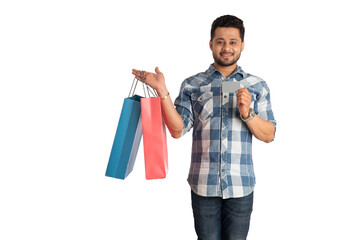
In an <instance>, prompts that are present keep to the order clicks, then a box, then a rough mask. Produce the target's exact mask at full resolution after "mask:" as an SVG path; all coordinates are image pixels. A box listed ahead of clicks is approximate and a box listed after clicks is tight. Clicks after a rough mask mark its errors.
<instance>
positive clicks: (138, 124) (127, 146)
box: [105, 79, 142, 179]
mask: <svg viewBox="0 0 359 240" xmlns="http://www.w3.org/2000/svg"><path fill="white" fill-rule="evenodd" d="M135 81H136V85H135V87H134V88H133V84H134V82H135ZM136 86H137V80H135V79H134V81H133V83H132V87H131V90H130V94H129V97H128V98H125V99H124V102H123V106H122V110H121V115H120V120H119V122H118V125H117V130H116V134H115V139H114V141H113V145H112V150H111V154H110V158H109V161H108V165H107V169H106V174H105V175H106V176H108V177H114V178H119V179H125V178H126V177H127V176H128V175H129V174H130V173H131V171H132V170H133V166H134V164H135V160H136V155H137V152H138V147H139V145H140V142H141V137H142V121H141V102H140V99H141V98H142V97H141V96H139V95H133V94H134V92H135V89H136ZM132 89H133V91H132ZM131 92H132V95H133V96H131V97H130V95H131Z"/></svg>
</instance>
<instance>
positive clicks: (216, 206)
mask: <svg viewBox="0 0 359 240" xmlns="http://www.w3.org/2000/svg"><path fill="white" fill-rule="evenodd" d="M244 32H245V29H244V26H243V22H242V20H240V19H239V18H237V17H235V16H230V15H226V16H221V17H219V18H217V19H216V20H215V21H214V22H213V24H212V29H211V39H210V42H209V47H210V49H211V51H212V53H213V58H214V63H213V64H212V65H211V66H210V67H209V68H208V69H207V70H206V71H205V72H201V73H198V74H196V75H194V76H192V77H189V78H187V79H186V80H185V81H184V82H183V83H182V85H181V89H180V93H179V96H178V97H177V99H176V100H175V103H174V104H173V103H172V101H171V98H170V95H169V92H168V90H167V88H166V85H165V78H164V76H163V74H162V73H161V72H160V70H159V69H158V67H156V69H155V72H156V73H149V72H145V73H144V75H145V81H146V83H147V84H149V85H150V86H151V87H152V88H154V89H155V90H156V91H157V93H158V95H159V97H160V98H161V99H162V107H163V116H164V119H165V122H166V125H167V127H168V130H169V131H170V133H171V135H172V136H173V137H174V138H179V137H181V136H183V135H184V134H185V133H187V132H188V131H189V130H190V129H191V128H193V142H192V157H191V158H192V161H191V167H190V171H189V176H188V182H189V184H190V186H191V196H192V208H193V216H194V222H195V230H196V233H197V235H198V239H203V240H209V239H246V237H247V233H248V229H249V222H250V216H251V213H252V205H253V190H254V185H255V176H254V172H253V163H252V135H254V136H255V137H256V138H258V139H259V140H261V141H264V142H267V143H269V142H271V141H272V140H273V139H274V134H275V129H276V121H275V119H274V117H273V112H272V109H271V103H270V94H269V88H268V86H267V84H266V83H265V82H264V81H263V80H262V79H260V78H258V77H256V76H253V75H250V74H248V73H246V72H244V71H243V70H242V69H241V68H240V67H239V66H237V61H238V59H239V58H240V55H241V52H242V51H243V48H244ZM137 72H138V71H137V70H136V69H133V74H136V73H137ZM137 78H138V79H140V77H139V76H138V77H137ZM227 82H232V83H235V84H234V85H232V86H238V85H239V84H241V86H243V87H242V88H240V89H239V90H237V89H235V90H234V91H232V90H226V91H227V92H225V91H224V85H225V84H226V83H227ZM236 83H238V84H237V85H236ZM238 88H239V87H238Z"/></svg>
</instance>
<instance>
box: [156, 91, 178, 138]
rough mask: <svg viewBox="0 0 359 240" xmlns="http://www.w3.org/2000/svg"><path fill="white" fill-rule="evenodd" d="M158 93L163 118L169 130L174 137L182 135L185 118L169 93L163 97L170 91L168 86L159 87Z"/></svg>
mask: <svg viewBox="0 0 359 240" xmlns="http://www.w3.org/2000/svg"><path fill="white" fill-rule="evenodd" d="M157 93H158V96H159V97H160V98H161V104H162V113H163V118H164V120H165V123H166V126H167V128H168V130H169V131H170V133H171V135H172V137H174V138H179V137H181V133H182V129H183V120H182V118H181V116H180V115H179V114H178V112H177V110H176V108H175V106H174V105H173V103H172V100H171V97H170V96H169V95H168V96H167V97H166V98H165V99H162V98H163V97H164V96H166V95H167V93H168V91H167V88H163V89H158V90H157Z"/></svg>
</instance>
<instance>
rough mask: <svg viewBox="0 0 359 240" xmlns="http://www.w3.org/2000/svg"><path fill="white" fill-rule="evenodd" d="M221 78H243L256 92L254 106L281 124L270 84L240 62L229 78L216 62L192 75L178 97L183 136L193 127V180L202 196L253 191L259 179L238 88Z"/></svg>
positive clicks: (271, 120) (247, 86) (194, 189)
mask: <svg viewBox="0 0 359 240" xmlns="http://www.w3.org/2000/svg"><path fill="white" fill-rule="evenodd" d="M222 81H232V82H238V81H239V82H240V83H241V85H243V87H245V88H247V89H248V91H249V92H250V94H251V96H252V102H251V108H253V109H254V111H255V113H256V114H257V115H258V116H259V117H260V118H262V119H264V120H267V121H270V122H272V123H273V125H274V126H275V127H276V121H275V119H274V116H273V112H272V108H271V103H270V94H269V88H268V86H267V84H266V83H265V81H263V80H262V79H260V78H258V77H256V76H253V75H250V74H248V73H245V72H244V71H243V70H242V69H241V68H240V67H239V66H237V67H236V69H235V70H234V72H233V73H232V74H231V75H230V76H229V77H228V78H225V77H224V76H223V75H222V74H221V73H220V72H219V71H218V70H217V69H216V68H215V67H214V65H213V64H212V65H211V66H210V67H209V68H208V70H207V71H205V72H202V73H198V74H197V75H194V76H192V77H189V78H187V79H186V80H185V81H184V82H183V83H182V85H181V90H180V93H179V96H178V97H177V98H176V100H175V106H176V109H177V112H178V113H179V114H180V116H181V117H182V119H183V131H182V136H183V135H184V134H185V133H187V132H188V131H189V130H190V129H191V128H192V127H193V136H192V137H193V142H192V157H191V158H192V159H191V160H192V161H191V167H190V171H189V176H188V183H189V184H190V186H191V188H192V190H193V191H194V192H195V193H197V194H198V195H201V196H219V197H222V198H224V199H226V198H234V197H243V196H246V195H248V194H250V193H251V192H252V191H253V189H254V185H255V176H254V171H253V162H252V134H251V132H250V130H249V129H248V127H247V125H246V124H245V123H244V122H243V121H242V120H241V118H240V114H239V111H238V107H237V96H236V94H235V93H222V89H221V86H222Z"/></svg>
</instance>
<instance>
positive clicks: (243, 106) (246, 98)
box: [236, 88, 252, 119]
mask: <svg viewBox="0 0 359 240" xmlns="http://www.w3.org/2000/svg"><path fill="white" fill-rule="evenodd" d="M236 93H237V106H238V110H239V113H240V114H241V116H242V118H244V119H246V118H248V117H249V113H250V110H249V109H250V106H251V100H252V96H251V94H250V93H249V91H248V89H247V88H241V89H239V90H238V91H237V92H236Z"/></svg>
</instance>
